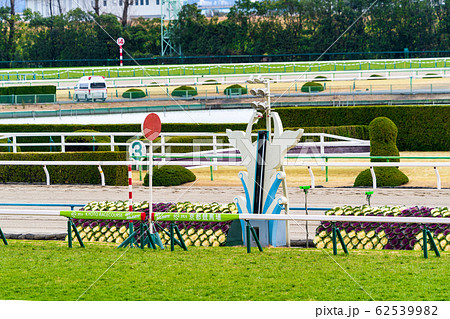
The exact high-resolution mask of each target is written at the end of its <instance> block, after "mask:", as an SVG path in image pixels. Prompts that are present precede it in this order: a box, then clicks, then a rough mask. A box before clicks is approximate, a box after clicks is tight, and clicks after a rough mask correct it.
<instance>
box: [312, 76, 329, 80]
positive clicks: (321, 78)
mask: <svg viewBox="0 0 450 319" xmlns="http://www.w3.org/2000/svg"><path fill="white" fill-rule="evenodd" d="M326 81H330V80H328V78H327V77H326V76H323V75H318V76H316V77H315V78H314V80H313V82H326Z"/></svg>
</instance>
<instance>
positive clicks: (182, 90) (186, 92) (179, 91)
mask: <svg viewBox="0 0 450 319" xmlns="http://www.w3.org/2000/svg"><path fill="white" fill-rule="evenodd" d="M197 94H198V93H197V89H195V88H193V87H191V86H185V85H183V86H180V87H177V88H176V89H174V90H173V91H172V96H184V97H185V96H195V95H197Z"/></svg>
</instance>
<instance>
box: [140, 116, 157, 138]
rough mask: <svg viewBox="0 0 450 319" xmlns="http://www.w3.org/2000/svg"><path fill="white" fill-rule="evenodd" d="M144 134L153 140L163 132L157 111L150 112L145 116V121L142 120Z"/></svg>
mask: <svg viewBox="0 0 450 319" xmlns="http://www.w3.org/2000/svg"><path fill="white" fill-rule="evenodd" d="M141 129H142V134H144V136H145V137H146V138H147V139H148V140H150V141H153V140H154V139H156V138H157V137H158V136H159V133H161V119H160V118H159V116H158V115H157V114H155V113H150V114H149V115H147V116H146V117H145V120H144V122H142V128H141Z"/></svg>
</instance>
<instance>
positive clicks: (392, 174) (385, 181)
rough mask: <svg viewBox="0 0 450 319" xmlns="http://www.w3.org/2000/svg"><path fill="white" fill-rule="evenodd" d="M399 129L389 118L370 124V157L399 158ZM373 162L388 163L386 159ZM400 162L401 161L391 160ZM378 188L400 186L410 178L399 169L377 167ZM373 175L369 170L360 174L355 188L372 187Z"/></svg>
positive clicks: (376, 120) (376, 119)
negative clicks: (397, 142) (397, 143)
mask: <svg viewBox="0 0 450 319" xmlns="http://www.w3.org/2000/svg"><path fill="white" fill-rule="evenodd" d="M397 133H398V129H397V126H396V125H395V123H394V122H392V121H391V120H390V119H388V118H387V117H377V118H375V119H374V120H372V122H370V124H369V138H370V156H399V155H400V153H399V151H398V149H397V145H396V141H397ZM370 161H371V162H386V161H387V160H386V159H371V160H370ZM389 161H390V162H400V160H399V159H389ZM374 171H375V176H376V178H377V185H378V186H400V185H403V184H406V183H408V182H409V179H408V177H407V176H406V175H405V174H403V173H402V172H401V171H400V170H399V169H398V168H397V167H375V168H374ZM372 185H373V183H372V175H371V173H370V170H369V169H367V170H365V171H362V172H361V173H359V175H358V176H357V177H356V179H355V183H354V185H353V186H372Z"/></svg>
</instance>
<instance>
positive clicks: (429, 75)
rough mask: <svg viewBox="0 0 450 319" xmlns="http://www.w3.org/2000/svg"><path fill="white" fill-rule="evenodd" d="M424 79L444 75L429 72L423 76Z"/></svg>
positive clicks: (439, 77) (437, 77)
mask: <svg viewBox="0 0 450 319" xmlns="http://www.w3.org/2000/svg"><path fill="white" fill-rule="evenodd" d="M422 79H442V76H440V75H438V74H436V73H427V74H425V76H424V77H422Z"/></svg>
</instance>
